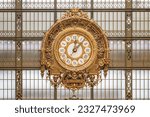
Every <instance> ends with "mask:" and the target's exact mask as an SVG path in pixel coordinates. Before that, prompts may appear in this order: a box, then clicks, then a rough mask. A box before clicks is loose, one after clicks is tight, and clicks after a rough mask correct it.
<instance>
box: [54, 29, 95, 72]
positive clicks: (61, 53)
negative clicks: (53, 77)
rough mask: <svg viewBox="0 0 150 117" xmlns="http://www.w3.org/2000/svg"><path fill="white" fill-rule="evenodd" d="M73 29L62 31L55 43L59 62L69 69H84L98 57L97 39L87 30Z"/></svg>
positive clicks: (55, 51)
mask: <svg viewBox="0 0 150 117" xmlns="http://www.w3.org/2000/svg"><path fill="white" fill-rule="evenodd" d="M82 31H83V32H80V31H79V30H77V29H76V31H75V29H73V28H72V29H71V30H70V32H69V31H68V30H66V32H64V33H61V34H60V35H59V36H58V38H57V39H58V40H56V41H55V43H54V47H53V48H54V54H55V56H56V59H57V62H58V63H59V64H60V65H61V66H62V67H64V68H65V69H68V70H72V71H74V70H83V69H85V68H86V67H88V66H90V65H91V64H92V63H93V60H94V59H95V58H96V53H97V50H96V49H95V48H97V45H96V41H95V40H94V38H93V36H92V35H91V34H90V33H88V32H87V31H84V30H82Z"/></svg>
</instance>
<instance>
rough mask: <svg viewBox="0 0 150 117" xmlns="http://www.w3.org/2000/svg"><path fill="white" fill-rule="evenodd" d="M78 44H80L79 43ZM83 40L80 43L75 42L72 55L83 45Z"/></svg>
mask: <svg viewBox="0 0 150 117" xmlns="http://www.w3.org/2000/svg"><path fill="white" fill-rule="evenodd" d="M77 44H78V45H77ZM81 44H82V42H80V43H75V44H74V48H73V49H72V53H71V56H72V54H73V53H75V52H77V50H78V48H79V47H80V46H81Z"/></svg>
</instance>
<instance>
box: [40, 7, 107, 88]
mask: <svg viewBox="0 0 150 117" xmlns="http://www.w3.org/2000/svg"><path fill="white" fill-rule="evenodd" d="M108 65H109V46H108V40H107V36H106V34H105V32H104V31H103V30H102V29H101V27H100V26H99V25H98V24H97V23H96V22H95V21H94V20H92V19H90V18H89V17H88V15H87V14H86V13H84V12H82V11H81V10H79V9H71V10H70V11H67V12H66V13H65V14H64V15H63V16H62V17H61V18H60V19H59V20H57V21H56V22H55V23H54V24H53V25H52V26H51V27H50V29H49V30H48V31H47V32H46V33H45V35H44V38H43V41H42V48H41V74H42V76H43V75H44V71H46V72H47V77H48V78H49V80H50V81H51V83H52V84H53V85H54V86H58V85H59V84H62V85H63V86H64V87H65V88H68V89H72V90H76V89H80V88H83V87H84V86H91V87H93V86H94V85H96V84H97V83H98V82H99V81H101V72H100V71H101V70H104V76H105V77H106V75H107V71H108Z"/></svg>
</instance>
